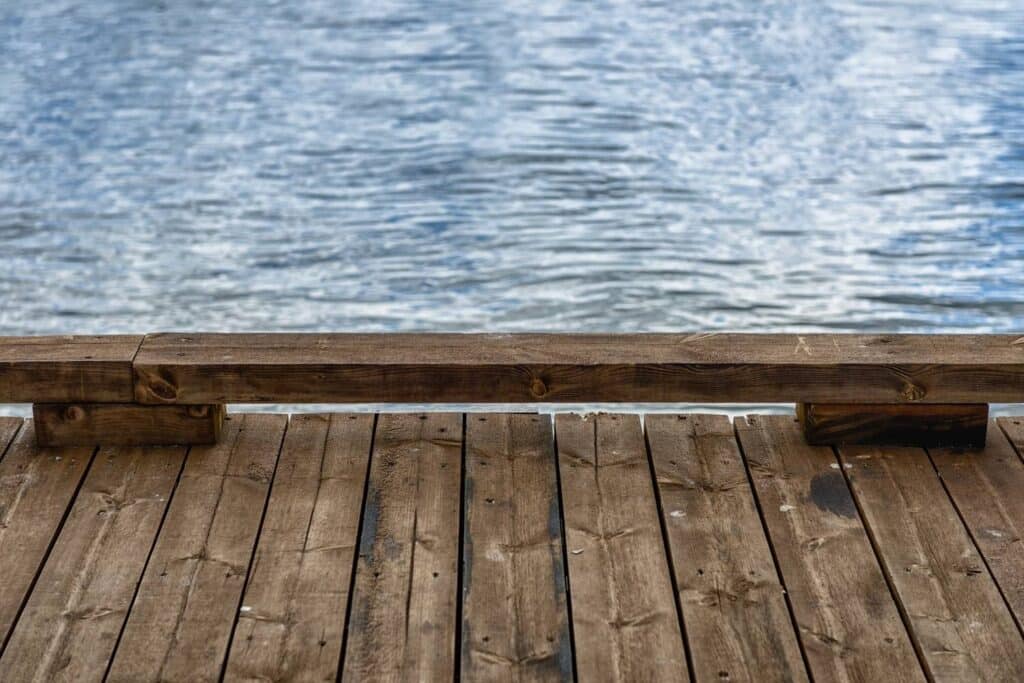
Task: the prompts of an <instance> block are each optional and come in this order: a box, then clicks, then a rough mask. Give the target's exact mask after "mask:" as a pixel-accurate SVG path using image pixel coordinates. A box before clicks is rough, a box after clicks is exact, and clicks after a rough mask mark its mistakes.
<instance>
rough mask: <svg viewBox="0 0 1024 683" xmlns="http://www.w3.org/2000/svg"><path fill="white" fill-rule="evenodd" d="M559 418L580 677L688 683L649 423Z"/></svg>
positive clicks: (610, 418)
mask: <svg viewBox="0 0 1024 683" xmlns="http://www.w3.org/2000/svg"><path fill="white" fill-rule="evenodd" d="M555 420H556V421H555V425H556V435H557V444H558V466H559V471H560V474H561V491H562V505H563V510H564V515H565V534H566V547H567V548H568V550H569V553H568V564H569V585H570V588H571V596H572V597H571V600H572V622H573V635H574V639H575V644H576V667H577V671H578V673H579V678H580V680H584V681H653V680H677V681H678V680H687V678H688V676H689V674H688V671H687V664H686V652H685V647H684V644H683V637H682V632H681V630H680V625H679V617H678V613H677V611H676V608H675V594H674V592H673V589H672V581H671V577H670V575H669V564H668V558H667V555H666V551H665V545H664V542H663V539H662V535H661V524H660V522H659V520H658V508H657V502H656V500H655V497H654V484H653V480H652V476H651V469H650V465H649V463H648V460H647V452H646V446H645V444H644V435H643V430H642V429H641V427H640V419H639V417H638V416H636V415H606V414H601V415H590V416H586V417H581V416H579V415H558V416H557V417H556V418H555Z"/></svg>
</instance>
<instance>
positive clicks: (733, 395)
mask: <svg viewBox="0 0 1024 683" xmlns="http://www.w3.org/2000/svg"><path fill="white" fill-rule="evenodd" d="M1020 339H1021V338H1018V337H1015V336H1012V335H961V336H957V335H924V336H922V335H918V336H913V335H791V334H788V335H787V334H778V335H745V334H718V335H714V334H693V335H681V334H650V335H609V334H588V335H579V334H574V335H548V334H519V335H467V334H386V335H374V334H333V335H322V334H241V335H238V334H235V335H226V334H183V333H175V334H158V335H150V336H148V337H146V340H145V341H144V342H143V344H142V348H141V349H140V350H139V354H138V356H137V358H136V361H135V371H136V377H137V384H136V396H137V399H138V400H139V401H140V402H142V403H174V402H177V403H231V402H247V403H249V402H252V403H259V402H299V403H301V402H398V403H407V402H416V403H420V402H422V403H429V402H455V403H473V402H480V403H487V402H499V403H510V402H530V403H533V402H601V401H626V402H681V401H694V402H730V401H734V402H735V401H739V402H748V403H750V402H765V401H768V402H776V401H777V402H822V403H841V402H871V403H967V402H974V403H979V402H997V401H1004V402H1014V401H1020V400H1024V342H1021V341H1020Z"/></svg>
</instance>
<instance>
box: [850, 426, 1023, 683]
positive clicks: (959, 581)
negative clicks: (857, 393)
mask: <svg viewBox="0 0 1024 683" xmlns="http://www.w3.org/2000/svg"><path fill="white" fill-rule="evenodd" d="M839 457H840V462H841V464H842V466H843V468H844V469H845V470H846V474H847V476H848V477H849V481H850V486H851V488H852V490H853V493H854V495H855V497H856V499H857V502H858V505H859V506H860V509H861V511H862V514H863V515H864V520H865V521H866V522H867V525H868V527H869V528H870V530H871V534H872V537H873V540H874V543H875V549H876V552H877V554H878V556H879V557H880V558H881V560H882V565H883V569H884V570H885V572H886V574H887V575H888V576H889V581H890V582H891V584H892V585H893V586H894V587H895V589H896V594H897V597H898V599H899V601H900V603H901V604H902V607H903V612H904V614H905V615H906V617H907V620H908V623H909V624H910V631H911V636H912V637H913V638H914V640H915V641H916V644H917V649H918V652H919V653H920V655H921V657H922V659H923V661H924V663H925V666H926V668H927V669H928V671H929V673H930V674H931V676H932V677H933V678H934V679H935V680H938V681H942V680H946V681H1019V680H1024V639H1022V638H1021V634H1020V632H1019V631H1018V630H1017V625H1016V624H1015V623H1014V621H1013V618H1012V616H1011V615H1010V611H1009V609H1007V606H1006V604H1005V603H1004V602H1003V598H1002V596H1001V595H1000V594H999V590H998V589H997V588H996V584H995V582H994V581H993V580H992V577H991V575H990V574H989V572H988V569H986V567H985V564H984V563H983V562H982V559H981V557H980V555H979V554H978V551H977V549H976V548H975V546H974V543H973V542H972V541H971V538H970V536H968V534H967V530H966V529H965V528H964V526H963V523H962V522H961V521H960V518H959V517H958V516H957V513H956V510H955V509H954V508H953V504H952V503H951V502H950V500H949V498H948V496H947V495H946V492H945V490H944V489H943V487H942V483H941V482H940V481H939V478H938V475H937V474H936V472H935V469H934V467H933V466H932V463H931V461H930V460H929V459H928V455H927V453H925V452H924V451H923V450H921V449H919V448H897V447H882V446H877V447H868V446H846V447H843V448H841V449H840V450H839Z"/></svg>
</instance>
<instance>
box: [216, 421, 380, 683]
mask: <svg viewBox="0 0 1024 683" xmlns="http://www.w3.org/2000/svg"><path fill="white" fill-rule="evenodd" d="M373 421H374V417H373V415H371V414H360V415H340V414H335V415H294V416H292V418H291V422H290V423H289V426H288V433H287V435H286V436H285V440H284V445H283V446H282V447H281V457H280V460H279V462H278V465H277V470H276V474H275V476H274V484H273V487H272V489H271V492H270V501H269V502H268V503H267V514H266V517H265V519H264V522H263V528H262V531H261V532H260V538H259V542H258V545H257V547H256V555H255V556H254V559H253V570H252V576H251V577H250V579H249V583H248V585H247V586H246V589H245V596H244V597H243V598H242V605H243V607H242V612H241V613H240V614H239V617H238V625H237V626H236V628H235V635H234V638H233V640H232V644H231V650H230V654H229V655H228V666H227V672H226V676H225V680H228V681H233V680H262V681H283V680H289V681H303V680H308V681H314V680H316V681H325V680H331V681H333V680H335V677H336V674H337V668H338V661H339V656H340V653H341V645H342V632H343V629H344V626H345V612H346V610H347V607H348V599H349V595H348V589H349V585H350V583H351V576H352V571H353V568H354V563H355V556H356V542H357V537H358V534H359V512H360V510H361V509H362V504H363V491H364V488H365V486H366V474H367V468H368V465H369V461H370V444H371V441H372V439H373Z"/></svg>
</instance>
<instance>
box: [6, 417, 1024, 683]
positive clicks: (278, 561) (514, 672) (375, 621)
mask: <svg viewBox="0 0 1024 683" xmlns="http://www.w3.org/2000/svg"><path fill="white" fill-rule="evenodd" d="M204 398H205V397H204ZM0 451H3V452H4V455H3V458H2V460H0V577H3V578H2V580H0V647H2V653H0V680H2V681H28V680H40V681H51V680H82V681H91V680H101V679H104V678H106V679H109V680H113V681H157V680H161V681H172V680H180V681H197V680H214V679H219V678H224V679H227V680H261V681H283V680H335V679H336V678H337V677H338V676H341V677H342V678H344V679H347V680H377V679H380V680H426V681H435V680H458V679H461V680H467V681H469V680H473V681H475V680H556V679H560V680H571V679H578V680H581V681H602V680H609V681H610V680H621V681H654V680H686V679H687V678H691V679H693V680H696V681H716V682H718V681H740V680H752V681H773V680H774V681H800V680H809V679H813V680H816V681H833V680H835V681H844V680H859V681H890V680H901V681H903V680H906V681H914V680H928V679H931V680H940V681H969V680H978V681H1020V680H1024V638H1022V635H1021V622H1022V619H1024V544H1022V542H1021V538H1022V534H1024V495H1022V492H1024V461H1022V460H1021V455H1022V452H1024V420H1017V419H1013V418H1006V419H1001V420H1000V421H999V422H998V423H996V422H992V423H990V424H989V436H988V444H987V446H986V448H985V450H983V451H954V450H948V449H946V450H942V449H934V450H923V449H916V448H874V447H873V448H868V447H842V448H839V449H835V448H832V447H829V446H810V445H807V443H806V442H805V441H804V438H803V434H802V432H801V431H800V427H799V425H798V424H797V423H796V422H795V420H794V419H793V418H792V417H786V416H753V417H749V418H746V419H738V420H737V421H736V422H735V424H732V423H730V422H729V420H728V419H727V418H725V417H721V416H706V415H648V416H646V418H643V419H642V418H641V417H640V416H636V415H606V414H602V415H599V416H589V417H581V416H577V415H558V416H556V417H551V416H549V415H536V414H513V415H504V414H484V413H480V414H475V413H473V414H467V415H461V414H457V413H432V414H381V415H378V416H374V415H369V414H332V415H296V416H293V417H292V418H291V419H290V420H289V419H288V418H287V417H285V416H279V415H239V414H235V415H231V416H229V417H228V419H227V420H226V422H225V423H224V434H223V438H222V439H221V442H220V443H219V444H216V445H211V446H193V447H191V448H185V447H146V448H131V447H112V446H107V447H101V448H89V447H78V448H61V449H40V448H37V446H36V444H35V435H34V430H33V429H32V428H31V425H30V424H29V423H27V422H22V421H21V420H20V419H15V418H0Z"/></svg>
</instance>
